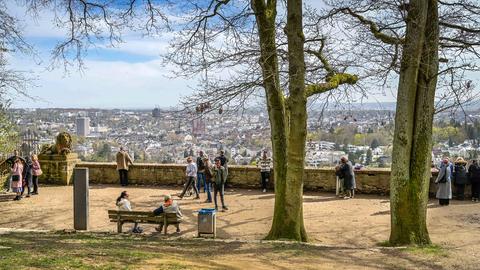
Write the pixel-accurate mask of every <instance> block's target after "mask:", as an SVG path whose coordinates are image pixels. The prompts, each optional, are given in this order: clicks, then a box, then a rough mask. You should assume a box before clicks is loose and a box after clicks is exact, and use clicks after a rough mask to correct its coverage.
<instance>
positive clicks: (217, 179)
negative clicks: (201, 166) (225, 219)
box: [213, 158, 228, 212]
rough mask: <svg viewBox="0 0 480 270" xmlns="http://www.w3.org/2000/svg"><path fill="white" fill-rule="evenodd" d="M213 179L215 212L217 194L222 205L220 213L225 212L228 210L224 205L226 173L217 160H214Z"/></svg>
mask: <svg viewBox="0 0 480 270" xmlns="http://www.w3.org/2000/svg"><path fill="white" fill-rule="evenodd" d="M213 179H214V181H213V200H214V202H215V210H218V203H217V194H219V195H220V201H221V203H222V212H223V211H226V210H228V207H227V206H226V205H225V181H226V180H227V171H226V170H225V168H224V167H223V166H222V163H221V160H220V159H219V158H216V159H215V166H214V167H213Z"/></svg>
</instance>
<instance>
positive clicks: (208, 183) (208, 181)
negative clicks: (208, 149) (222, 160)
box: [203, 156, 213, 203]
mask: <svg viewBox="0 0 480 270" xmlns="http://www.w3.org/2000/svg"><path fill="white" fill-rule="evenodd" d="M203 164H204V165H205V192H206V193H207V200H206V201H205V202H206V203H211V202H212V194H211V187H212V178H213V167H212V164H211V163H210V159H209V158H208V157H207V156H204V157H203Z"/></svg>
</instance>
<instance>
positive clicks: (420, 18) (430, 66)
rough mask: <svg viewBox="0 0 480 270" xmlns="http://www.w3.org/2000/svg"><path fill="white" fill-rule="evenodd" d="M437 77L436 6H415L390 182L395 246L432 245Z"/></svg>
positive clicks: (419, 1)
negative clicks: (430, 206) (430, 189)
mask: <svg viewBox="0 0 480 270" xmlns="http://www.w3.org/2000/svg"><path fill="white" fill-rule="evenodd" d="M437 73H438V7H437V1H436V0H415V1H413V0H412V1H410V5H409V12H408V18H407V32H406V39H405V45H404V50H403V55H402V63H401V71H400V81H399V86H398V95H397V109H396V116H395V134H394V140H393V153H392V172H391V182H390V208H391V233H390V243H391V244H392V245H409V244H420V245H424V244H429V243H430V237H429V235H428V230H427V224H426V220H427V203H428V187H429V181H430V163H431V151H432V145H431V143H432V124H433V112H434V97H435V89H436V83H437Z"/></svg>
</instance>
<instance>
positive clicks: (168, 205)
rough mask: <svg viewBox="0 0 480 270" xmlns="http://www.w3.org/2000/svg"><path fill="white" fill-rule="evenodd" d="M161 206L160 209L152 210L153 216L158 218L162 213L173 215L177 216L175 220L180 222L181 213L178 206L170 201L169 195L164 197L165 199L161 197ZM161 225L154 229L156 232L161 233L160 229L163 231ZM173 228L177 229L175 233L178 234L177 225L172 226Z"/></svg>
mask: <svg viewBox="0 0 480 270" xmlns="http://www.w3.org/2000/svg"><path fill="white" fill-rule="evenodd" d="M163 201H164V202H163V204H162V205H160V207H158V208H157V209H155V210H153V214H154V215H155V216H158V215H160V214H162V213H166V214H168V213H175V214H177V219H178V220H181V219H182V212H181V211H180V206H178V203H177V202H176V201H174V200H172V197H171V196H170V195H165V197H163ZM164 225H165V224H163V225H160V226H159V227H157V228H155V230H157V231H158V232H161V231H162V229H163V226H164ZM174 225H175V227H176V228H177V233H180V225H179V224H178V223H177V224H174Z"/></svg>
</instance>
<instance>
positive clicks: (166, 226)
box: [163, 223, 168, 235]
mask: <svg viewBox="0 0 480 270" xmlns="http://www.w3.org/2000/svg"><path fill="white" fill-rule="evenodd" d="M163 226H164V230H165V232H164V234H165V235H167V228H168V224H167V223H165V224H164V225H163Z"/></svg>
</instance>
